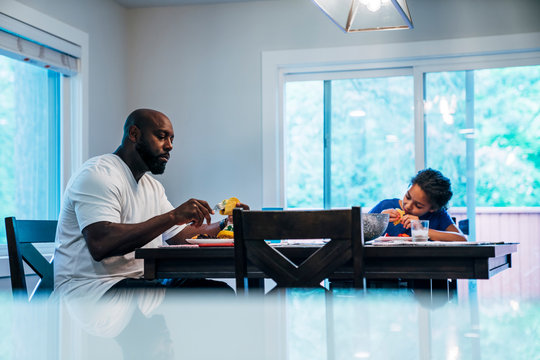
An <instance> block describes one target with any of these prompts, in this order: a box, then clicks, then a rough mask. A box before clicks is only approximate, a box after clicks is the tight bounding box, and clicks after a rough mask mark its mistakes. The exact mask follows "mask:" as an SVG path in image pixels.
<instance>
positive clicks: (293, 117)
mask: <svg viewBox="0 0 540 360" xmlns="http://www.w3.org/2000/svg"><path fill="white" fill-rule="evenodd" d="M392 71H394V69H388V73H391V72H392ZM360 75H361V74H360ZM318 76H319V77H320V74H319V75H318ZM327 76H328V77H331V76H332V74H330V73H329V74H328V75H327ZM357 76H358V75H357ZM422 77H423V79H424V81H422V82H421V84H422V85H421V86H422V89H421V93H423V94H425V95H424V109H423V112H424V124H423V127H424V128H425V135H424V138H417V139H416V144H418V143H420V146H425V149H426V150H425V154H426V156H425V159H426V163H425V164H426V165H427V166H430V167H434V168H437V169H439V170H441V171H442V172H443V173H444V174H445V175H446V176H448V177H449V178H450V179H451V181H452V184H453V190H454V196H453V198H452V200H451V205H452V206H461V207H465V206H467V205H472V206H473V207H474V206H484V207H485V206H540V198H539V197H538V196H537V195H536V194H535V193H534V189H535V188H538V187H539V185H540V145H539V142H538V139H539V138H540V65H534V66H515V67H504V68H492V69H479V70H460V71H447V72H434V71H425V72H422ZM416 91H418V90H416ZM414 96H415V88H414V81H413V76H412V75H409V76H407V75H403V76H379V77H373V78H370V77H369V76H366V77H357V78H348V79H337V80H305V81H296V80H295V78H294V76H293V77H292V80H291V81H287V77H285V96H284V146H285V154H286V156H285V164H284V168H285V177H284V178H285V186H284V189H285V201H286V206H287V207H289V208H295V207H303V208H306V207H307V208H323V207H325V208H332V207H349V206H352V205H362V206H367V207H371V206H374V205H375V204H376V203H377V202H378V201H379V200H381V199H384V198H391V197H398V198H399V197H402V196H403V193H404V190H405V188H406V186H407V185H408V181H409V179H410V177H411V176H413V175H414V173H415V172H416V171H415V151H414V150H415V137H414V134H415V129H414V106H413V105H414ZM422 144H424V145H422ZM417 156H421V155H417ZM416 160H418V159H416ZM422 160H423V159H422ZM417 162H418V161H417ZM471 173H472V174H473V175H472V176H471V175H470V174H471ZM467 174H469V177H468V175H467ZM501 175H502V176H501ZM473 183H474V184H473ZM467 184H469V187H467ZM472 185H474V186H472ZM468 191H469V192H470V194H469V195H467V192H468ZM467 196H469V201H467ZM471 199H473V200H472V201H471ZM474 199H476V204H475V203H474ZM471 202H472V204H471Z"/></svg>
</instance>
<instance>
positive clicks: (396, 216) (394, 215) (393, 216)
mask: <svg viewBox="0 0 540 360" xmlns="http://www.w3.org/2000/svg"><path fill="white" fill-rule="evenodd" d="M381 214H388V215H390V216H389V218H388V222H391V223H396V221H397V222H399V221H400V220H401V213H400V212H399V211H398V210H397V209H386V210H383V211H381Z"/></svg>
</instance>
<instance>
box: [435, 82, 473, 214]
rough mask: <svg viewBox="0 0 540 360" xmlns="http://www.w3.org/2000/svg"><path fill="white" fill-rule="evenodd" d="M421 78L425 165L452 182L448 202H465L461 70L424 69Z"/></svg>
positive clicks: (465, 182) (462, 203)
mask: <svg viewBox="0 0 540 360" xmlns="http://www.w3.org/2000/svg"><path fill="white" fill-rule="evenodd" d="M425 79H426V81H425V83H426V89H425V103H424V112H425V121H426V127H425V129H426V165H427V166H428V167H432V168H434V169H437V170H439V171H441V172H442V173H443V174H444V175H445V176H446V177H448V178H449V179H450V181H451V182H452V191H453V192H454V195H453V196H452V199H451V200H450V204H449V205H451V206H466V205H465V203H466V194H467V188H466V185H467V176H466V174H467V172H466V170H467V163H466V155H467V154H466V147H465V136H467V133H466V132H464V131H462V130H463V129H465V128H466V125H465V121H466V117H465V116H466V108H465V106H466V103H465V71H455V72H440V73H428V74H426V77H425ZM469 136H470V134H469Z"/></svg>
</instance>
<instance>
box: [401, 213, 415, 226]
mask: <svg viewBox="0 0 540 360" xmlns="http://www.w3.org/2000/svg"><path fill="white" fill-rule="evenodd" d="M412 220H418V216H415V215H411V214H405V215H403V216H402V217H401V223H402V224H403V227H404V228H405V229H410V228H411V221H412Z"/></svg>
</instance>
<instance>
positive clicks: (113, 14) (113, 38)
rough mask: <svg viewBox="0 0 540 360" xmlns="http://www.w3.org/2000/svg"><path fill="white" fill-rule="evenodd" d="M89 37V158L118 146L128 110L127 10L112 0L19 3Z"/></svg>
mask: <svg viewBox="0 0 540 360" xmlns="http://www.w3.org/2000/svg"><path fill="white" fill-rule="evenodd" d="M18 1H19V2H20V3H22V4H24V5H27V6H29V7H32V8H34V9H35V10H37V11H39V12H41V13H43V14H46V15H48V16H50V17H53V18H56V19H57V20H59V21H62V22H64V23H66V24H68V25H71V26H73V27H75V28H78V29H80V30H82V31H84V32H86V33H87V34H88V35H89V76H88V85H89V88H88V89H89V91H88V92H89V93H88V102H89V104H88V114H89V118H88V122H89V131H88V134H87V136H88V143H89V147H88V155H89V156H94V155H99V154H102V153H106V152H112V151H114V150H115V149H116V146H118V143H119V139H120V137H121V134H122V125H123V122H124V120H125V118H126V116H127V113H128V109H127V107H126V62H127V57H126V10H125V9H124V8H122V7H121V6H119V5H118V4H116V3H115V2H113V1H111V0H77V1H72V0H46V1H44V0H18Z"/></svg>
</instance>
